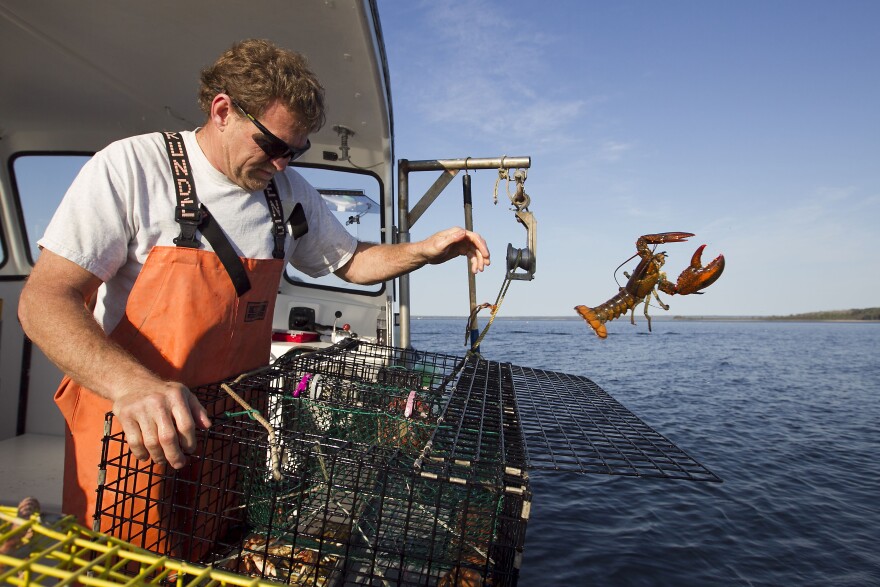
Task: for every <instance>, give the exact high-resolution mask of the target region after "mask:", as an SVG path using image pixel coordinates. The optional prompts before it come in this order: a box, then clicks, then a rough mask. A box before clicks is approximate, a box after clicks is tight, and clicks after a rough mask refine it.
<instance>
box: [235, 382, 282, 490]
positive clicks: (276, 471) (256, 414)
mask: <svg viewBox="0 0 880 587" xmlns="http://www.w3.org/2000/svg"><path fill="white" fill-rule="evenodd" d="M265 369H266V367H262V368H260V369H257V370H256V371H251V372H250V373H242V374H241V375H239V376H238V377H236V378H235V380H234V381H233V382H232V385H235V384H237V383H238V382H240V381H241V380H242V379H245V378H246V377H250V376H251V375H253V374H255V373H258V372H260V371H264V370H265ZM220 389H222V390H223V391H225V392H226V393H227V394H228V395H229V397H231V398H232V399H234V400H235V401H236V402H238V405H240V406H241V407H242V408H244V410H245V411H244V412H242V413H246V414H247V415H248V416H250V418H251V419H253V420H256V421H257V422H259V423H260V424H261V425H262V426H263V428H265V429H266V432H267V433H268V434H269V455H270V456H271V458H272V477H273V478H274V479H275V480H276V481H281V480H282V479H283V477H282V476H281V447H280V446H279V445H278V442H277V439H276V437H275V431H274V430H273V429H272V425H271V424H269V422H268V421H267V420H266V418H264V417H263V416H262V414H260V411H259V410H257V409H254V408H252V407H251V406H250V404H248V403H247V402H246V401H244V399H243V398H242V397H241V396H240V395H238V394H237V393H235V391H234V390H233V389H232V387H231V386H229V385H228V384H226V383H221V384H220Z"/></svg>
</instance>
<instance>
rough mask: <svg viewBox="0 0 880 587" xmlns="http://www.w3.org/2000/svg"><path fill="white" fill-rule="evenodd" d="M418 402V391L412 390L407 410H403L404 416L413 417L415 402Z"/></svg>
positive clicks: (407, 402) (407, 399)
mask: <svg viewBox="0 0 880 587" xmlns="http://www.w3.org/2000/svg"><path fill="white" fill-rule="evenodd" d="M415 400H416V390H415V389H414V390H412V391H411V392H409V397H408V398H406V409H405V410H403V415H404V417H406V418H409V417H410V416H412V413H413V402H415Z"/></svg>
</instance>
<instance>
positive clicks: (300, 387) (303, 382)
mask: <svg viewBox="0 0 880 587" xmlns="http://www.w3.org/2000/svg"><path fill="white" fill-rule="evenodd" d="M311 378H312V374H311V373H306V374H305V375H303V376H302V379H300V380H299V383H297V384H296V389H294V390H293V397H299V394H301V393H302V392H304V391H305V390H306V389H307V388H308V387H309V379H311Z"/></svg>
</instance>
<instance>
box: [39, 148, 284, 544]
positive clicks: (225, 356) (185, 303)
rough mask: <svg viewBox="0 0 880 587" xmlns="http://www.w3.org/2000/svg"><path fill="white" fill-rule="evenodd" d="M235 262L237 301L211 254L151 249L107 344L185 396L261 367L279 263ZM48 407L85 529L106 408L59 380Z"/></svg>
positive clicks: (73, 504)
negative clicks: (56, 420)
mask: <svg viewBox="0 0 880 587" xmlns="http://www.w3.org/2000/svg"><path fill="white" fill-rule="evenodd" d="M180 144H181V145H182V141H181V142H180ZM270 207H271V205H270ZM273 220H277V219H276V218H275V212H273ZM276 225H277V222H276ZM276 242H277V241H276ZM215 249H216V246H215ZM276 252H277V245H276ZM282 254H283V251H282ZM241 262H242V264H243V266H244V269H245V272H246V275H247V278H248V279H249V281H250V289H249V290H248V291H247V292H246V293H244V294H243V295H238V294H237V292H236V288H235V287H234V286H233V284H232V282H231V281H230V275H229V273H228V272H227V269H226V268H225V267H224V265H223V263H222V262H221V260H220V258H219V257H218V255H217V254H215V253H214V252H210V251H206V250H199V249H196V248H185V247H181V246H177V247H171V246H156V247H154V248H153V249H152V250H151V251H150V253H149V255H148V257H147V260H146V262H145V263H144V266H143V268H142V270H141V272H140V274H139V275H138V278H137V280H136V281H135V284H134V286H133V289H132V290H131V293H130V295H129V298H128V302H127V305H126V309H125V315H124V316H123V318H122V320H121V321H120V323H119V325H118V326H117V327H116V328H115V329H114V330H113V332H112V333H111V334H110V339H111V340H113V341H114V342H116V343H117V344H118V345H120V346H121V347H122V348H124V349H125V350H127V351H128V352H129V353H131V354H132V356H134V357H135V358H136V359H137V360H139V361H140V362H141V363H142V364H143V365H145V366H146V367H147V368H149V369H151V370H152V371H153V372H154V373H156V374H157V375H158V376H159V377H162V378H164V379H166V380H170V381H177V382H181V383H183V384H184V385H187V386H188V387H190V388H191V389H192V388H194V387H197V386H200V385H204V384H207V383H212V382H216V381H220V380H223V379H228V378H230V377H232V376H234V375H237V374H239V373H242V372H244V371H249V370H252V369H255V368H257V367H260V366H262V365H265V364H267V363H268V361H269V352H270V344H271V334H272V315H273V311H274V306H275V298H276V294H277V291H278V284H279V280H280V278H281V272H282V270H283V267H284V261H283V259H279V258H273V259H246V258H242V259H241ZM55 401H56V403H57V404H58V407H59V408H60V409H61V412H62V413H63V414H64V418H65V420H66V423H67V435H66V442H65V467H64V491H63V501H62V510H63V511H64V513H66V514H73V515H75V516H76V517H77V518H78V519H79V520H80V522H81V523H84V524H85V525H86V526H87V527H92V516H93V515H94V514H95V506H96V498H97V492H96V489H97V487H98V466H99V463H100V461H101V447H102V437H103V435H104V416H105V414H106V413H107V412H109V411H111V409H112V403H111V402H110V401H108V400H106V399H104V398H102V397H100V396H98V395H97V394H95V393H93V392H92V391H90V390H88V389H86V388H83V387H82V386H80V385H79V384H77V383H75V382H74V381H72V380H71V379H70V378H69V377H66V376H65V378H64V379H63V380H62V382H61V385H60V387H59V389H58V391H57V392H56V394H55ZM220 403H222V402H220ZM215 415H216V414H209V416H210V417H214V416H215ZM116 426H118V424H114V428H116ZM169 471H170V469H169ZM104 499H107V497H106V496H105V498H104ZM102 505H103V506H104V507H106V503H104V504H102ZM147 515H148V516H155V515H158V513H157V512H156V513H153V514H150V513H149V512H148V513H147ZM150 525H152V524H145V526H150ZM102 526H104V524H102ZM138 542H140V541H138ZM155 542H158V541H156V540H155V537H154V538H152V539H151V538H145V539H144V542H143V545H144V546H150V544H151V543H155Z"/></svg>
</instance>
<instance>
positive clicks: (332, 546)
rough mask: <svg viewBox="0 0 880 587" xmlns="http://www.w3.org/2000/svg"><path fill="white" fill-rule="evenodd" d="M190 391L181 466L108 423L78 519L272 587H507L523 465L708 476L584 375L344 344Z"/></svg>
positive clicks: (525, 505) (521, 533)
mask: <svg viewBox="0 0 880 587" xmlns="http://www.w3.org/2000/svg"><path fill="white" fill-rule="evenodd" d="M194 391H195V393H196V394H197V396H198V397H199V399H200V401H201V402H202V403H203V405H205V407H206V408H207V409H208V410H209V413H210V414H211V415H212V419H213V425H212V427H211V429H210V430H208V431H201V432H200V433H199V434H200V438H199V453H198V454H197V455H193V457H192V458H191V459H190V461H191V462H190V464H189V465H188V467H187V468H185V469H183V470H181V471H173V470H166V469H165V468H164V467H155V466H150V465H145V464H143V463H139V462H137V461H136V460H135V459H134V458H133V457H132V456H131V454H130V452H129V450H128V446H127V444H126V443H125V439H124V435H123V434H122V433H121V432H119V431H117V430H116V428H115V426H114V422H113V419H112V415H108V420H107V426H106V434H105V439H104V458H103V463H102V475H103V476H104V481H103V483H102V484H101V486H100V487H99V500H98V511H97V513H96V524H97V525H98V527H100V529H101V530H103V531H105V532H108V533H109V534H111V535H113V536H117V537H119V538H122V539H124V540H127V541H129V542H132V543H134V544H135V545H137V546H139V547H142V548H145V549H147V550H150V551H153V552H158V553H162V554H168V555H171V556H174V557H177V558H183V559H186V560H190V561H193V562H202V563H208V564H212V565H213V566H215V567H218V568H225V569H227V570H232V571H235V572H239V573H244V574H249V575H252V576H255V577H260V578H268V579H273V580H276V581H282V582H285V583H292V584H301V585H374V584H376V585H378V584H383V585H384V584H393V585H455V584H473V585H478V584H484V585H489V584H491V585H512V584H515V583H516V581H517V577H518V572H519V562H520V560H521V555H522V549H523V545H524V542H525V528H526V522H527V520H528V515H529V510H530V503H531V493H530V490H529V482H528V475H527V470H528V469H530V468H547V469H555V470H569V471H578V472H583V473H604V474H612V475H632V476H639V477H666V478H675V479H689V480H697V481H718V480H719V479H718V478H717V477H716V476H714V474H712V473H711V472H710V471H708V470H707V469H705V467H703V466H702V465H700V464H699V463H697V462H696V461H694V460H693V459H692V458H691V457H690V456H688V455H687V454H686V453H684V452H683V451H681V450H680V449H678V448H677V447H676V446H675V445H674V444H673V443H671V442H670V441H669V440H668V439H666V438H664V437H663V436H661V435H660V434H658V433H656V432H655V431H653V430H652V429H651V428H650V427H648V426H647V425H646V424H645V423H644V422H642V421H641V420H639V419H638V418H637V417H636V416H635V415H633V414H632V413H631V412H629V411H628V410H626V408H624V407H623V406H622V405H620V404H619V403H618V402H616V401H615V400H614V399H613V398H611V397H610V396H608V394H606V393H605V392H604V391H602V390H601V389H600V388H599V387H598V386H596V385H595V384H594V383H593V382H592V381H590V380H589V379H586V378H583V377H576V376H568V375H564V374H560V373H554V372H546V371H539V370H533V369H525V368H522V367H516V366H513V365H510V364H506V363H497V362H492V361H486V360H484V359H482V358H480V357H477V356H470V357H467V358H462V357H454V356H449V355H440V354H434V353H424V352H418V351H413V350H405V349H397V348H393V347H385V346H379V345H374V344H369V343H364V342H360V341H350V342H349V344H347V345H345V346H337V347H332V348H330V349H326V350H323V351H320V352H314V353H311V354H297V353H295V352H292V353H288V354H287V355H285V356H283V357H281V358H279V359H278V360H276V361H275V362H274V363H273V364H272V365H271V366H269V367H267V368H265V369H263V370H261V371H259V372H255V373H251V374H247V375H245V376H242V377H240V378H239V379H238V380H236V381H234V382H228V383H224V384H219V385H209V386H204V387H202V388H199V389H197V390H194ZM229 391H233V392H234V393H235V394H236V395H237V396H239V397H240V399H241V400H242V401H241V402H238V401H235V400H234V399H233V398H232V397H231V394H230V393H229Z"/></svg>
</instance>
